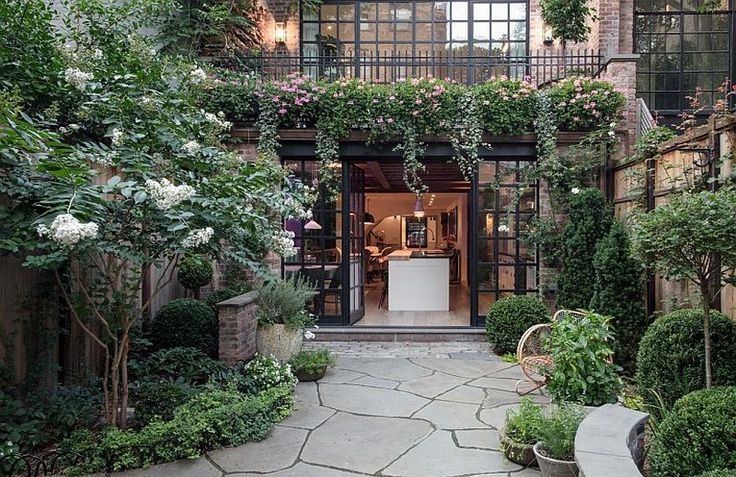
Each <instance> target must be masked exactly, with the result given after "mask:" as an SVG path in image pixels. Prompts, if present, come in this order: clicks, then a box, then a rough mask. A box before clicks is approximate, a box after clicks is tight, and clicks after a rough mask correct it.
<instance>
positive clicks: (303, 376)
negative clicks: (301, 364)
mask: <svg viewBox="0 0 736 477" xmlns="http://www.w3.org/2000/svg"><path fill="white" fill-rule="evenodd" d="M326 372H327V366H323V367H322V368H320V369H319V370H318V371H315V372H313V373H309V372H307V371H301V372H297V373H295V374H296V379H298V380H299V382H300V383H303V382H307V381H317V380H318V379H322V378H323V377H324V376H325V373H326Z"/></svg>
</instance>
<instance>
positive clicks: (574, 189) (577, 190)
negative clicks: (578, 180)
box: [570, 187, 580, 194]
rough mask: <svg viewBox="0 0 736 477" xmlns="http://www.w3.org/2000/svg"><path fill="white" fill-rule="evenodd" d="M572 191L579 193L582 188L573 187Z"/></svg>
mask: <svg viewBox="0 0 736 477" xmlns="http://www.w3.org/2000/svg"><path fill="white" fill-rule="evenodd" d="M570 193H572V194H579V193H580V189H579V188H577V187H573V188H572V189H570Z"/></svg>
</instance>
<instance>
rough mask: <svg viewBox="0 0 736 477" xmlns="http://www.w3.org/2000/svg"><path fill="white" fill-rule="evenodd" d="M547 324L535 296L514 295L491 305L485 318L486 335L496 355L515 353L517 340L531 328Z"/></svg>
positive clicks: (540, 302)
mask: <svg viewBox="0 0 736 477" xmlns="http://www.w3.org/2000/svg"><path fill="white" fill-rule="evenodd" d="M547 322H549V314H548V313H547V308H546V307H545V306H544V303H542V300H540V299H539V298H537V297H535V296H526V295H515V296H512V297H508V298H502V299H500V300H498V301H497V302H495V303H494V304H492V305H491V306H490V308H489V309H488V316H486V334H487V335H488V341H490V342H491V344H492V345H493V349H494V350H495V351H496V353H499V354H502V353H510V352H514V351H516V345H517V344H518V343H519V338H521V335H523V334H524V332H525V331H526V330H527V329H528V328H529V327H531V326H533V325H536V324H539V323H547Z"/></svg>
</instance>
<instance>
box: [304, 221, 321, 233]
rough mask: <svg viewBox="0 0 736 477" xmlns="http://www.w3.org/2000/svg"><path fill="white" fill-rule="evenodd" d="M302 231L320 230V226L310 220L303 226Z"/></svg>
mask: <svg viewBox="0 0 736 477" xmlns="http://www.w3.org/2000/svg"><path fill="white" fill-rule="evenodd" d="M304 230H322V226H321V225H320V224H318V223H317V222H316V221H315V220H314V219H312V220H310V221H309V222H307V223H306V224H304Z"/></svg>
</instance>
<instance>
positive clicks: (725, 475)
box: [697, 469, 736, 477]
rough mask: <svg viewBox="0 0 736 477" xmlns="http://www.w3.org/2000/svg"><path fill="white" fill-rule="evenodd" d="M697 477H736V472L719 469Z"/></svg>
mask: <svg viewBox="0 0 736 477" xmlns="http://www.w3.org/2000/svg"><path fill="white" fill-rule="evenodd" d="M697 477H736V470H729V469H718V470H709V471H708V472H703V473H702V474H698V476H697Z"/></svg>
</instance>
